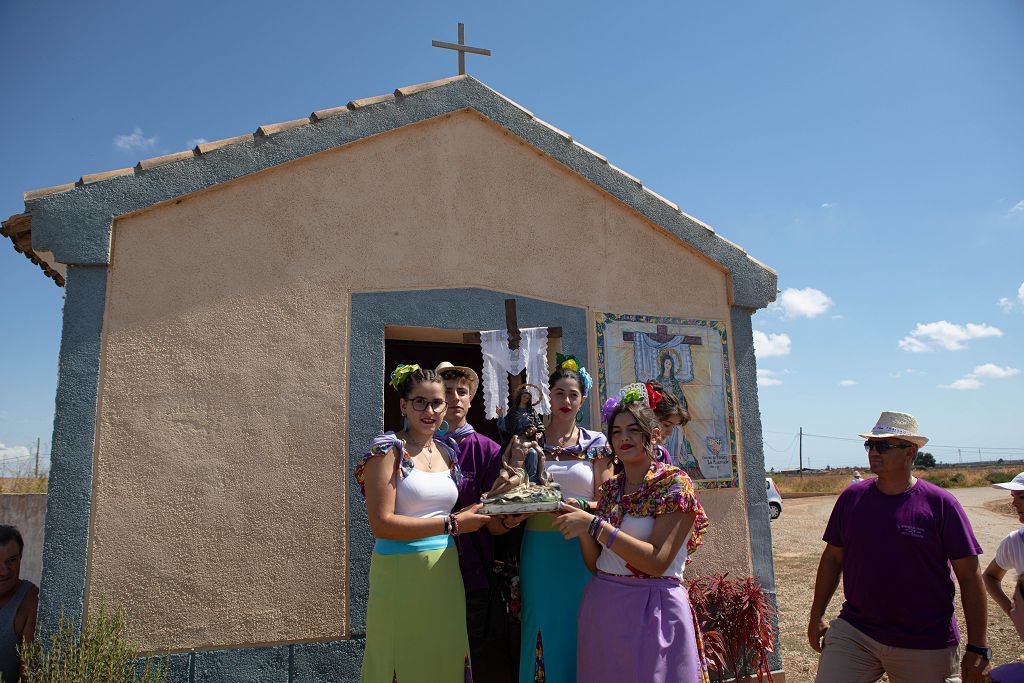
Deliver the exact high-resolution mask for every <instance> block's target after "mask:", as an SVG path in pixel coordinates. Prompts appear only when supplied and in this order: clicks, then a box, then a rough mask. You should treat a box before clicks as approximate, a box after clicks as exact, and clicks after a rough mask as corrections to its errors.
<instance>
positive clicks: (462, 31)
mask: <svg viewBox="0 0 1024 683" xmlns="http://www.w3.org/2000/svg"><path fill="white" fill-rule="evenodd" d="M430 44H431V45H432V46H433V47H442V48H444V49H446V50H455V51H456V52H458V53H459V75H460V76H461V75H463V74H465V73H466V53H467V52H472V53H473V54H475V55H483V56H484V57H490V56H491V51H490V50H485V49H484V48H482V47H470V46H469V45H466V25H465V24H463V23H462V22H461V21H460V22H459V42H458V43H444V42H441V41H440V40H432V41H430Z"/></svg>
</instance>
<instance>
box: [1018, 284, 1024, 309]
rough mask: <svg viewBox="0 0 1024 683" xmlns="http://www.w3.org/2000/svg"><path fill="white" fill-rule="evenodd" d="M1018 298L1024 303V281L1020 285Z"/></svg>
mask: <svg viewBox="0 0 1024 683" xmlns="http://www.w3.org/2000/svg"><path fill="white" fill-rule="evenodd" d="M1017 298H1018V299H1019V300H1020V302H1021V303H1022V304H1024V282H1022V283H1020V287H1018V288H1017Z"/></svg>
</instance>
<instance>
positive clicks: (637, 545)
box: [555, 503, 696, 576]
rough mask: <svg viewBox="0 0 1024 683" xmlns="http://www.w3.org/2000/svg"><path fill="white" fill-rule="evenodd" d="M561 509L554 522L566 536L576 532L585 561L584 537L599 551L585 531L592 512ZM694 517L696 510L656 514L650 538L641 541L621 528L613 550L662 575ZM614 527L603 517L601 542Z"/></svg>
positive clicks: (652, 572) (645, 568) (655, 574)
mask: <svg viewBox="0 0 1024 683" xmlns="http://www.w3.org/2000/svg"><path fill="white" fill-rule="evenodd" d="M562 511H563V514H562V515H560V516H559V517H558V518H557V519H555V526H556V527H558V529H559V531H561V532H562V535H563V536H565V537H566V538H573V537H574V536H577V537H579V538H580V539H581V543H582V544H584V545H583V546H582V547H583V557H584V561H586V559H587V553H588V551H587V548H588V546H587V539H589V542H590V543H592V544H593V547H592V550H593V549H596V550H597V551H598V553H597V554H599V553H600V546H598V545H597V541H595V540H594V539H593V538H591V537H590V536H589V535H588V534H587V530H588V529H589V528H590V522H591V521H592V520H593V519H594V516H593V515H592V514H590V513H589V512H584V511H582V510H576V509H575V508H573V507H571V506H569V505H565V504H564V503H563V506H562ZM695 518H696V514H695V513H693V512H683V511H682V510H676V511H675V512H672V513H669V514H667V515H660V516H658V517H656V518H655V519H654V531H653V532H652V534H651V540H650V541H641V540H639V539H637V538H633V537H632V536H630V535H629V534H627V533H626V532H624V531H619V533H618V534H616V536H615V541H614V544H615V554H616V555H618V556H619V557H621V558H622V559H623V560H625V561H626V562H628V563H629V564H631V565H632V566H634V567H636V568H637V569H639V570H640V571H642V572H644V573H645V574H648V575H650V576H661V575H663V574H664V573H665V571H666V570H667V569H668V568H669V565H671V564H672V560H674V559H675V557H676V555H677V554H678V553H679V550H680V548H682V547H683V543H685V542H686V539H687V537H688V536H689V535H690V529H691V528H692V527H693V520H694V519H695ZM614 530H615V527H613V526H612V525H611V524H610V523H609V522H605V521H602V522H601V534H600V536H599V538H600V540H601V542H603V543H607V542H608V538H609V537H610V536H611V533H612V532H613V531H614ZM594 561H595V563H596V561H597V557H596V555H595V557H594Z"/></svg>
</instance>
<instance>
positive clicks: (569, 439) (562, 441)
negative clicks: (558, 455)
mask: <svg viewBox="0 0 1024 683" xmlns="http://www.w3.org/2000/svg"><path fill="white" fill-rule="evenodd" d="M576 429H577V427H576V426H575V425H573V427H572V428H570V429H569V433H568V434H566V435H564V436H559V437H556V438H555V443H554V445H555V446H557V447H558V448H565V446H566V444H569V443H574V442H575V441H576V438H575V437H576Z"/></svg>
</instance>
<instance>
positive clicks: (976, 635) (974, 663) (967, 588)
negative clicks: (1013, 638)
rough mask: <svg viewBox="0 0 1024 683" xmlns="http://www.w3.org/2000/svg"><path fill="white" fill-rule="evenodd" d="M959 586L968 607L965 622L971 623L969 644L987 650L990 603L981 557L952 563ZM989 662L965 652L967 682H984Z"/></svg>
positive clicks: (963, 671)
mask: <svg viewBox="0 0 1024 683" xmlns="http://www.w3.org/2000/svg"><path fill="white" fill-rule="evenodd" d="M950 564H951V565H953V573H954V574H955V575H956V580H957V583H959V584H960V602H961V603H963V606H964V621H966V622H967V643H968V644H970V645H978V646H980V647H985V646H986V644H987V643H988V639H987V634H986V631H987V629H988V603H987V602H986V601H985V588H984V587H983V584H982V582H981V576H980V574H979V573H978V556H977V555H968V556H967V557H961V558H960V559H959V560H950ZM985 666H986V662H985V661H984V660H983V659H982V658H981V655H977V654H974V653H973V652H967V651H966V650H965V651H964V656H963V658H962V659H961V660H960V675H961V677H962V678H963V681H964V683H974V682H975V681H982V680H983V675H982V672H983V671H984V669H985Z"/></svg>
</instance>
